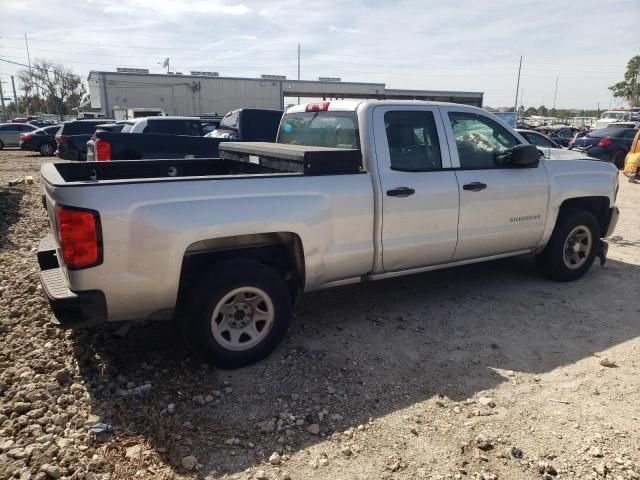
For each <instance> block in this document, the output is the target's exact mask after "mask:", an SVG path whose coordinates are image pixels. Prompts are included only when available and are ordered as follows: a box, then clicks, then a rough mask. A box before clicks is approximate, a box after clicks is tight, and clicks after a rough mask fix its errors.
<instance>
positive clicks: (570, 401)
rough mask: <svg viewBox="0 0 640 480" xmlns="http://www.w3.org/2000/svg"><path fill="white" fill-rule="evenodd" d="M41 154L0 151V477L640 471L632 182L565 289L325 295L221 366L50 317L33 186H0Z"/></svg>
mask: <svg viewBox="0 0 640 480" xmlns="http://www.w3.org/2000/svg"><path fill="white" fill-rule="evenodd" d="M44 161H47V160H46V159H45V160H43V159H41V158H40V157H35V156H30V155H24V154H23V153H22V152H19V151H11V150H3V151H1V152H0V209H1V215H0V265H2V268H1V270H0V478H39V479H44V478H47V475H48V476H49V477H50V478H55V477H59V478H74V479H83V478H86V479H104V480H106V479H120V478H122V479H129V478H183V477H184V478H210V479H223V478H237V479H249V478H256V479H260V478H268V479H285V478H291V479H294V480H297V479H304V480H306V479H327V478H334V479H343V480H346V479H363V480H364V479H405V478H406V479H414V478H429V479H437V478H442V479H445V478H446V479H454V478H459V479H466V478H473V479H492V478H499V479H515V480H518V479H535V478H547V479H548V478H575V479H578V478H579V479H585V478H593V479H596V478H598V479H601V478H622V479H637V478H640V476H639V474H640V421H639V418H638V416H639V415H640V413H639V410H638V405H640V376H639V373H640V364H639V362H640V361H639V360H638V359H639V358H640V355H639V354H640V338H639V336H640V304H639V303H638V301H637V299H638V294H637V290H638V285H640V228H639V227H640V225H639V221H638V218H639V217H638V205H640V186H639V185H631V184H628V183H621V189H620V194H619V196H620V198H619V202H618V203H619V205H620V208H621V211H622V215H621V219H620V224H619V226H618V229H617V231H616V237H614V238H613V239H612V241H611V249H610V255H609V258H610V260H609V262H608V263H607V265H606V266H605V267H600V266H597V265H596V266H594V267H593V269H592V270H591V271H590V272H589V274H588V275H587V276H586V277H585V278H584V279H582V280H580V281H578V282H574V283H571V284H560V283H553V282H549V281H547V280H544V279H541V278H540V277H538V276H537V275H536V273H535V270H534V268H533V264H532V262H531V260H530V259H529V258H515V259H510V260H504V261H498V262H492V263H487V264H481V265H474V266H470V267H464V268H456V269H452V270H446V271H440V272H433V273H428V274H422V275H416V276H411V277H405V278H400V279H395V280H387V281H383V282H374V283H370V284H366V285H356V286H351V287H345V288H340V289H334V290H327V291H322V292H318V293H315V294H310V295H307V296H305V297H304V298H303V300H302V302H301V303H300V304H299V305H298V307H297V309H296V319H295V321H294V322H293V324H292V327H291V331H290V333H289V335H288V336H287V338H286V340H285V341H284V342H283V344H282V345H281V346H280V348H278V350H277V351H276V352H275V353H274V354H273V355H272V356H271V357H269V358H268V359H266V360H265V361H262V362H260V363H258V364H256V365H254V366H251V367H247V368H243V369H240V370H234V371H219V370H215V369H211V368H209V367H207V366H205V365H199V364H197V363H194V362H193V361H192V360H191V359H190V357H189V355H188V354H187V352H186V351H185V350H184V348H183V346H182V344H181V343H180V342H179V341H178V340H177V338H178V336H177V334H176V332H175V330H174V329H173V327H172V326H171V325H170V324H166V323H150V324H146V325H137V326H133V327H132V328H130V329H127V328H126V327H125V328H122V327H121V326H120V325H116V326H113V327H110V328H104V329H96V330H90V331H84V332H75V333H74V332H63V331H60V330H57V329H55V328H53V327H51V326H50V325H49V323H48V320H49V316H50V311H49V309H48V306H47V304H46V301H45V300H44V299H43V297H42V294H41V292H40V289H39V286H38V268H37V263H36V258H35V250H36V246H37V242H38V240H39V239H40V238H41V237H42V236H44V234H45V233H46V231H47V228H48V226H47V221H46V218H45V214H44V210H43V209H42V205H41V203H40V193H41V188H42V185H41V184H40V182H39V180H38V178H37V177H36V182H35V184H34V185H18V186H15V187H11V188H10V189H9V188H8V187H7V186H6V185H7V182H8V181H9V180H12V179H14V178H16V177H19V176H24V175H26V174H31V175H34V176H35V175H37V172H38V169H39V166H40V165H41V164H42V163H43V162H44ZM29 475H32V476H31V477H30V476H29Z"/></svg>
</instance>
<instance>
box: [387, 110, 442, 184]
mask: <svg viewBox="0 0 640 480" xmlns="http://www.w3.org/2000/svg"><path fill="white" fill-rule="evenodd" d="M384 125H385V129H386V131H387V142H388V144H389V157H390V158H391V169H392V170H401V171H406V172H421V171H428V170H438V169H441V168H442V156H441V154H440V143H439V141H438V133H437V130H436V123H435V120H434V118H433V113H432V112H425V111H418V110H414V111H402V112H401V111H398V112H387V113H385V114H384Z"/></svg>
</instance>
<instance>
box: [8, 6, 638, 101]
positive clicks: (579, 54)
mask: <svg viewBox="0 0 640 480" xmlns="http://www.w3.org/2000/svg"><path fill="white" fill-rule="evenodd" d="M638 25H640V0H606V1H605V0H537V1H533V0H511V1H505V0H458V1H443V0H406V1H388V0H385V1H382V0H351V1H333V2H332V1H325V0H307V1H298V0H270V1H268V2H267V1H252V0H228V1H226V0H0V81H3V82H6V83H3V84H2V86H3V88H4V90H5V97H6V96H7V92H8V91H9V90H10V88H11V84H10V75H12V74H13V75H15V74H16V72H17V70H19V69H20V68H21V67H19V66H16V65H13V64H10V63H6V62H4V61H2V60H9V61H13V62H18V63H27V52H26V48H25V38H24V35H25V33H26V34H27V36H28V40H29V53H30V56H31V60H34V59H35V58H42V59H49V60H53V61H56V62H58V63H61V64H63V65H64V66H65V67H67V68H69V69H71V70H73V71H74V72H76V73H77V74H79V75H81V76H82V77H84V78H86V77H87V75H88V73H89V71H90V70H106V71H115V69H116V67H133V68H148V69H149V70H150V71H151V72H152V73H162V72H163V67H162V65H161V63H162V61H163V60H164V59H165V58H167V57H168V58H170V67H171V69H172V70H175V71H179V72H183V73H188V72H189V71H192V70H200V71H215V72H219V73H220V75H221V76H242V77H258V76H260V75H261V74H274V75H286V76H287V78H297V46H298V44H300V45H301V78H302V79H304V80H315V79H317V78H318V77H319V76H323V77H339V78H342V79H343V80H344V81H360V82H375V83H385V84H386V86H387V88H408V89H424V90H461V91H472V92H484V93H485V97H484V104H485V105H488V106H493V107H500V106H512V105H513V104H514V100H515V92H516V81H517V73H518V62H519V59H520V56H522V57H523V60H522V74H521V81H520V95H519V97H520V96H521V98H522V103H523V104H524V105H525V106H527V107H528V106H539V105H541V104H544V105H546V106H547V107H552V106H553V102H554V95H555V97H556V107H557V108H596V107H597V106H598V104H599V107H600V109H606V108H609V107H610V106H614V107H615V106H618V105H622V101H621V100H619V99H613V98H612V96H611V92H610V91H609V90H608V88H607V87H608V86H609V85H612V84H613V83H615V82H617V81H620V80H622V79H623V75H624V72H625V67H626V64H627V62H628V60H629V59H630V58H631V57H632V56H634V55H639V54H640V35H639V34H638V30H637V29H638ZM556 78H557V79H558V85H557V94H556V93H555V86H556ZM18 88H19V86H18ZM518 103H519V104H520V99H519V100H518Z"/></svg>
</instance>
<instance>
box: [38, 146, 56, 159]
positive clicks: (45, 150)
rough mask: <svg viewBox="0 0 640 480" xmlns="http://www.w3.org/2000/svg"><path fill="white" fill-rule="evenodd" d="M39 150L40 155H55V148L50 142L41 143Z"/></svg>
mask: <svg viewBox="0 0 640 480" xmlns="http://www.w3.org/2000/svg"><path fill="white" fill-rule="evenodd" d="M38 150H39V151H40V155H42V156H43V157H50V156H51V155H53V152H55V148H53V145H51V144H50V143H43V144H42V145H40V148H39V149H38Z"/></svg>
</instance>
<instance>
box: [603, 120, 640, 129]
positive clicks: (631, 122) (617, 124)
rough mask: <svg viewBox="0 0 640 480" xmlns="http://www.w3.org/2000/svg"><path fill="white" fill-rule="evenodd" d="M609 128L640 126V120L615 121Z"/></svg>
mask: <svg viewBox="0 0 640 480" xmlns="http://www.w3.org/2000/svg"><path fill="white" fill-rule="evenodd" d="M607 128H640V121H635V120H629V121H628V122H613V123H610V124H609V126H608V127H607Z"/></svg>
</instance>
